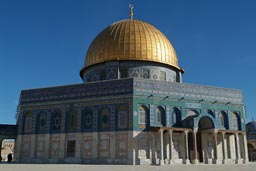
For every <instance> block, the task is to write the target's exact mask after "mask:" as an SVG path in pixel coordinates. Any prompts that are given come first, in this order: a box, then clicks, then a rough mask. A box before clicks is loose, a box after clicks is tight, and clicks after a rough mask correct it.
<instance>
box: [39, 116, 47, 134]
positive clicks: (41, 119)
mask: <svg viewBox="0 0 256 171" xmlns="http://www.w3.org/2000/svg"><path fill="white" fill-rule="evenodd" d="M45 127H46V113H45V112H41V113H39V114H38V115H37V132H38V133H44V132H45Z"/></svg>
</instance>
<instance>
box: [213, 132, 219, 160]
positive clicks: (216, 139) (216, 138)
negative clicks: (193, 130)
mask: <svg viewBox="0 0 256 171" xmlns="http://www.w3.org/2000/svg"><path fill="white" fill-rule="evenodd" d="M213 135H214V160H215V161H214V163H215V164H218V148H217V147H218V131H214V133H213Z"/></svg>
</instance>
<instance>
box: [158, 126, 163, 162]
mask: <svg viewBox="0 0 256 171" xmlns="http://www.w3.org/2000/svg"><path fill="white" fill-rule="evenodd" d="M159 132H160V143H161V146H160V148H161V149H160V153H161V154H160V156H161V158H160V165H164V140H163V139H164V138H163V132H164V131H163V130H159Z"/></svg>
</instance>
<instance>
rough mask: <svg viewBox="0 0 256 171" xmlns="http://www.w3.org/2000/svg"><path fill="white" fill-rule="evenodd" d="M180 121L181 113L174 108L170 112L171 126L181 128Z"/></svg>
mask: <svg viewBox="0 0 256 171" xmlns="http://www.w3.org/2000/svg"><path fill="white" fill-rule="evenodd" d="M181 120H182V117H181V111H180V110H179V109H178V108H177V107H174V108H173V111H172V124H173V126H177V127H179V126H181Z"/></svg>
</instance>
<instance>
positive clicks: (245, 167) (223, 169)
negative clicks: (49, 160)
mask: <svg viewBox="0 0 256 171" xmlns="http://www.w3.org/2000/svg"><path fill="white" fill-rule="evenodd" d="M255 168H256V163H249V164H241V165H240V164H239V165H213V164H207V165H205V164H204V165H203V164H198V165H168V166H161V167H159V166H132V165H79V164H77V165H75V164H0V170H1V171H2V170H3V171H35V170H36V171H51V170H53V171H84V170H90V171H91V170H93V171H120V170H121V171H136V170H138V171H167V170H168V171H169V170H170V171H188V170H189V171H216V170H218V171H253V170H255Z"/></svg>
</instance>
